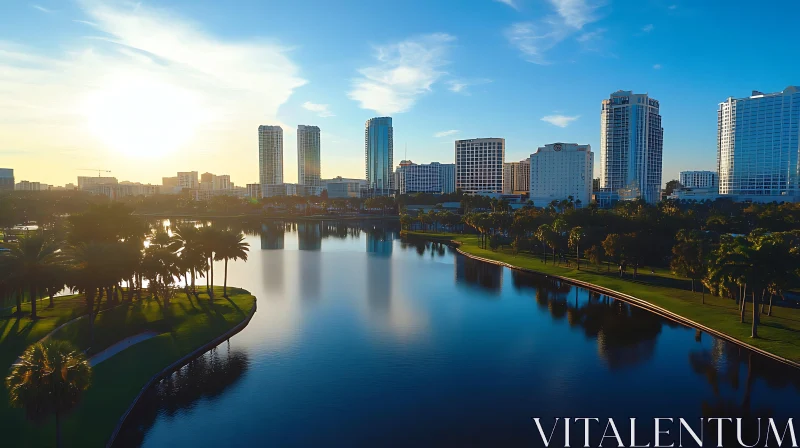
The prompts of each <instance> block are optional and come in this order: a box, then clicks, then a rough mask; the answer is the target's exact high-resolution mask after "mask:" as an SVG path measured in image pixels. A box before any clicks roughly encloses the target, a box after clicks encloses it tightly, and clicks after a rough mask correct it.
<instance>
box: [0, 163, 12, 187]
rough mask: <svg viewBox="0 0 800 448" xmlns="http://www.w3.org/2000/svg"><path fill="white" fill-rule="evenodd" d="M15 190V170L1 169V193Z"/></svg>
mask: <svg viewBox="0 0 800 448" xmlns="http://www.w3.org/2000/svg"><path fill="white" fill-rule="evenodd" d="M3 190H5V191H11V190H14V170H13V169H11V168H0V191H3Z"/></svg>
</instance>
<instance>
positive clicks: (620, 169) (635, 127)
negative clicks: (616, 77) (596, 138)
mask: <svg viewBox="0 0 800 448" xmlns="http://www.w3.org/2000/svg"><path fill="white" fill-rule="evenodd" d="M663 147H664V129H663V128H662V127H661V115H660V114H659V103H658V101H657V100H655V99H653V98H650V97H649V96H648V95H647V94H634V93H633V92H629V91H622V90H620V91H617V92H614V93H612V94H611V97H610V98H609V99H607V100H603V103H602V106H601V112H600V167H599V168H600V188H601V190H604V191H610V192H613V193H617V194H618V195H619V197H620V198H621V199H635V198H644V200H646V201H647V202H649V203H655V202H658V201H659V200H660V199H661V157H662V152H663Z"/></svg>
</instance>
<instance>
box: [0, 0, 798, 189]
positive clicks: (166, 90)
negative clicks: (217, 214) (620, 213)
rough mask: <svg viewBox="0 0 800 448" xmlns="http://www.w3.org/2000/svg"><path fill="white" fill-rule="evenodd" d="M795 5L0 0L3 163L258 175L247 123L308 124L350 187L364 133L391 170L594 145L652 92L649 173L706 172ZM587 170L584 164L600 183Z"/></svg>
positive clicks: (762, 77) (681, 0) (790, 23)
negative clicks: (631, 101) (463, 153)
mask: <svg viewBox="0 0 800 448" xmlns="http://www.w3.org/2000/svg"><path fill="white" fill-rule="evenodd" d="M798 12H800V2H798V1H797V0H770V1H766V2H757V3H754V2H751V1H744V0H703V1H697V0H403V1H402V2H397V1H395V2H375V1H356V0H337V1H328V0H324V1H323V0H317V1H312V0H268V1H263V0H243V1H233V0H231V1H226V2H220V1H200V0H160V1H141V2H123V1H103V2H101V1H93V0H77V1H68V0H65V1H56V0H35V1H34V2H27V1H24V0H5V1H2V2H0V167H8V168H13V169H14V170H15V177H16V179H17V181H19V180H29V181H39V182H44V183H48V184H54V185H64V184H66V183H68V182H73V183H75V182H76V178H77V176H86V175H90V176H91V175H97V171H94V172H93V171H92V169H94V170H98V169H102V170H109V171H111V173H110V174H108V175H111V176H115V177H117V178H118V179H119V180H121V181H122V180H130V181H139V182H146V183H147V182H150V183H160V182H161V178H162V177H163V176H174V175H175V173H176V172H177V171H199V172H200V173H203V172H207V171H208V172H212V173H215V174H230V175H231V179H232V181H233V182H234V183H235V184H236V185H242V186H243V185H244V184H246V183H255V182H258V141H257V129H258V126H259V125H261V124H271V125H281V126H282V127H283V129H284V179H285V181H286V182H295V181H296V179H297V150H296V144H297V143H296V138H295V136H296V129H297V125H299V124H305V125H316V126H319V127H320V128H321V132H322V136H321V159H322V167H321V169H322V177H323V178H329V177H334V176H343V177H355V178H363V177H364V138H363V135H364V122H365V121H366V120H367V119H369V118H371V117H375V116H391V117H392V118H393V124H394V144H395V147H394V150H395V154H394V160H395V163H398V162H399V161H400V160H402V159H410V160H413V161H414V162H416V163H428V162H433V161H439V162H443V163H453V159H454V144H453V141H454V140H455V139H462V138H478V137H503V138H505V139H506V148H507V149H506V161H516V160H521V159H524V158H526V157H528V156H529V155H530V154H531V153H532V152H535V151H536V148H537V147H539V146H543V145H544V144H546V143H553V142H557V141H561V142H569V143H579V144H590V145H591V146H592V149H593V151H594V153H595V160H597V158H598V157H599V152H600V141H599V139H600V104H601V101H602V100H603V99H604V98H607V97H608V96H609V95H610V94H611V93H612V92H614V91H617V90H632V91H634V92H635V93H649V94H650V95H651V96H652V97H653V98H655V99H657V100H659V102H660V105H661V115H662V124H663V127H664V152H663V158H664V162H663V163H664V175H663V181H664V182H666V181H668V180H670V179H675V178H677V177H678V173H679V171H682V170H693V169H709V170H715V169H716V125H717V115H716V111H717V107H718V104H719V103H720V102H722V101H724V100H725V99H726V98H728V97H731V96H733V97H737V98H739V97H746V96H749V95H750V93H751V91H752V90H760V91H762V92H776V91H780V90H783V89H784V88H785V87H787V86H789V85H798V84H800V59H798V58H797V56H796V51H794V47H795V46H796V41H797V38H796V32H795V29H796V17H797V15H798ZM595 175H597V173H595Z"/></svg>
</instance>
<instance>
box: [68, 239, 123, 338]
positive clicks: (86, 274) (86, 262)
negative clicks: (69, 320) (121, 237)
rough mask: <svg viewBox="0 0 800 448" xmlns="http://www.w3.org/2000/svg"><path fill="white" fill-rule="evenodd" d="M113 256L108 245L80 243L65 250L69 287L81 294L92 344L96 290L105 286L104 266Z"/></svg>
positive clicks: (94, 242)
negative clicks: (86, 311)
mask: <svg viewBox="0 0 800 448" xmlns="http://www.w3.org/2000/svg"><path fill="white" fill-rule="evenodd" d="M112 256H113V253H112V251H111V250H110V245H109V243H101V242H96V241H93V242H89V243H80V244H77V245H75V246H71V247H69V248H67V250H66V253H65V257H66V259H67V260H69V263H70V264H69V266H70V275H69V278H70V282H69V283H70V286H72V287H74V288H76V289H77V290H78V291H81V292H83V294H84V297H85V299H86V307H87V309H88V312H89V340H90V346H91V344H93V343H94V314H95V313H94V301H95V297H96V294H97V289H98V288H100V287H101V286H102V285H104V284H105V282H106V279H105V278H104V276H105V275H104V272H105V269H104V268H105V266H106V263H107V261H108V259H109V258H111V257H112Z"/></svg>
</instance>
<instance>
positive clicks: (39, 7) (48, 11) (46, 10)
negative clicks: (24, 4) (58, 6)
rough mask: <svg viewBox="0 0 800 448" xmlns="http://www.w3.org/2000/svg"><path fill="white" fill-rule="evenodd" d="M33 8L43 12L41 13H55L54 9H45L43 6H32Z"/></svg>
mask: <svg viewBox="0 0 800 448" xmlns="http://www.w3.org/2000/svg"><path fill="white" fill-rule="evenodd" d="M31 6H32V7H34V8H36V9H38V10H39V11H41V12H43V13H47V14H50V13H51V12H53V10H52V9H49V8H45V7H44V6H41V5H31Z"/></svg>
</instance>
